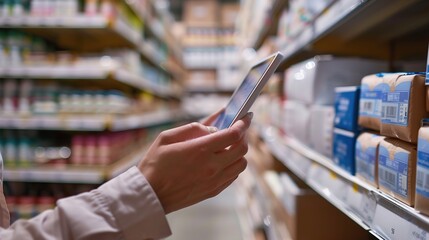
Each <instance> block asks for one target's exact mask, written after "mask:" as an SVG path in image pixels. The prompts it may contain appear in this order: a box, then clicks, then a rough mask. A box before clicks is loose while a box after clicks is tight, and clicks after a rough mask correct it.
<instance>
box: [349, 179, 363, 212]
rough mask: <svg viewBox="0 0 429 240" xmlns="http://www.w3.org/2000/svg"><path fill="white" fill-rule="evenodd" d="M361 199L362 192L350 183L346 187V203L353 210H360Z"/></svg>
mask: <svg viewBox="0 0 429 240" xmlns="http://www.w3.org/2000/svg"><path fill="white" fill-rule="evenodd" d="M362 201H363V194H362V192H361V191H360V190H359V187H358V186H357V185H356V184H355V183H352V184H351V185H349V186H348V188H347V197H346V203H347V205H348V206H349V207H350V208H351V209H353V210H354V211H355V212H358V213H359V212H360V211H359V210H360V207H361V205H362Z"/></svg>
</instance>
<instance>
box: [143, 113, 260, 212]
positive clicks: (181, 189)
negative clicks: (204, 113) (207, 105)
mask: <svg viewBox="0 0 429 240" xmlns="http://www.w3.org/2000/svg"><path fill="white" fill-rule="evenodd" d="M251 118H252V114H251V113H250V114H247V115H246V116H245V117H244V118H243V119H241V120H239V121H237V122H236V123H234V125H233V126H232V127H230V128H228V129H224V130H220V131H216V132H214V133H212V131H211V129H212V128H211V127H207V126H205V125H203V124H201V123H191V124H187V125H184V126H181V127H178V128H174V129H171V130H167V131H164V132H162V133H161V134H160V135H159V136H158V137H157V138H156V140H155V141H154V143H153V144H152V145H151V147H150V148H149V150H148V153H147V154H146V156H145V157H144V158H143V159H142V160H141V161H140V163H139V165H138V168H139V169H140V171H141V172H142V173H143V175H144V176H145V177H146V179H147V180H148V182H149V183H150V185H151V186H152V188H153V189H154V191H155V193H156V195H157V196H158V199H159V200H160V202H161V204H162V206H163V208H164V211H165V212H166V213H170V212H173V211H176V210H179V209H182V208H185V207H188V206H190V205H193V204H195V203H197V202H200V201H202V200H205V199H207V198H210V197H214V196H216V195H217V194H219V193H220V192H221V191H222V190H224V189H225V188H226V187H228V186H229V185H230V184H231V183H232V182H233V181H234V180H235V179H236V178H237V177H238V175H239V174H240V173H241V172H242V171H244V169H245V168H246V166H247V161H246V159H245V158H244V155H245V154H246V153H247V150H248V145H247V139H246V131H247V129H248V128H249V126H250V123H251Z"/></svg>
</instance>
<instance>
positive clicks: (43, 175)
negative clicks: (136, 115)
mask: <svg viewBox="0 0 429 240" xmlns="http://www.w3.org/2000/svg"><path fill="white" fill-rule="evenodd" d="M145 153H146V148H145V149H144V150H141V149H140V150H138V151H135V152H133V153H131V154H130V155H129V156H127V157H125V158H123V159H121V160H119V161H118V162H116V163H113V164H111V165H110V166H104V167H101V166H100V167H98V166H48V165H46V166H34V167H31V168H11V169H9V168H8V167H5V169H4V171H3V178H4V180H5V181H18V182H49V183H84V184H101V183H103V182H105V181H107V180H109V179H111V178H113V177H115V176H117V175H119V174H121V173H122V172H124V171H126V170H127V169H128V168H130V167H132V166H134V165H136V164H137V163H138V161H139V160H140V159H141V158H142V157H143V155H144V154H145Z"/></svg>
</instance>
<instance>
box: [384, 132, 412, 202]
mask: <svg viewBox="0 0 429 240" xmlns="http://www.w3.org/2000/svg"><path fill="white" fill-rule="evenodd" d="M416 153H417V147H416V145H413V144H410V143H407V142H404V141H401V140H399V139H396V138H386V139H383V140H382V141H381V142H380V147H379V150H378V184H379V188H380V190H382V191H384V192H386V193H387V194H389V195H391V196H393V197H395V198H397V199H399V200H401V201H403V202H404V203H406V204H408V205H410V206H413V205H414V197H415V191H416Z"/></svg>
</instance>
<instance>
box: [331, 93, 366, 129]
mask: <svg viewBox="0 0 429 240" xmlns="http://www.w3.org/2000/svg"><path fill="white" fill-rule="evenodd" d="M359 95H360V89H359V87H354V86H353V87H337V88H335V120H334V126H335V127H336V128H341V129H344V130H347V131H352V132H356V131H357V118H358V107H359Z"/></svg>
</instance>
